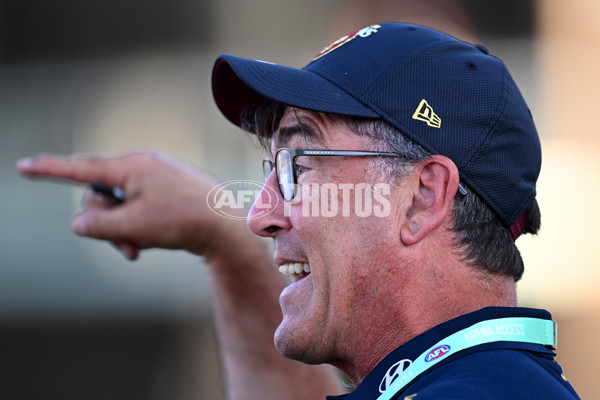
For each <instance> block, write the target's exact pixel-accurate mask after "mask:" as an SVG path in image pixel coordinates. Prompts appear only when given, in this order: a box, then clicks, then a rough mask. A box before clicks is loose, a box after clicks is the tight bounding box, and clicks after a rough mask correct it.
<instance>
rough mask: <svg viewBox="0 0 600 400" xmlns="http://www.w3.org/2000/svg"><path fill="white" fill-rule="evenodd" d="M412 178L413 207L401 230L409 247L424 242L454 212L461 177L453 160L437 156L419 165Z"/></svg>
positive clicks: (409, 210) (410, 187) (403, 238)
mask: <svg viewBox="0 0 600 400" xmlns="http://www.w3.org/2000/svg"><path fill="white" fill-rule="evenodd" d="M412 178H413V179H412V180H411V182H412V184H411V185H408V187H407V190H412V204H411V205H410V207H409V208H408V209H407V212H406V218H405V221H404V223H403V224H402V227H401V229H400V237H401V240H402V242H403V243H404V244H405V245H407V246H409V245H412V244H415V243H418V242H419V241H421V240H422V239H423V238H424V237H425V236H427V235H428V234H429V233H430V232H432V231H434V230H435V229H436V228H438V227H439V226H440V225H441V224H442V223H443V222H444V220H445V219H446V217H447V216H448V215H449V213H451V212H452V203H453V201H454V196H455V195H456V191H457V190H458V181H459V174H458V168H457V167H456V165H455V164H454V162H452V160H450V159H449V158H448V157H445V156H442V155H438V154H436V155H433V156H431V157H428V158H427V159H426V160H424V161H422V162H421V163H419V164H417V166H416V168H415V169H414V171H413V174H412Z"/></svg>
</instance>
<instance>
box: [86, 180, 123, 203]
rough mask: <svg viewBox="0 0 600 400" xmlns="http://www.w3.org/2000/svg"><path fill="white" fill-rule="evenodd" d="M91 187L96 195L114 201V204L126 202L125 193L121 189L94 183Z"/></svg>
mask: <svg viewBox="0 0 600 400" xmlns="http://www.w3.org/2000/svg"><path fill="white" fill-rule="evenodd" d="M91 187H92V191H93V192H94V193H96V194H99V195H101V196H102V197H104V198H106V199H107V200H109V201H112V202H113V203H114V204H123V203H124V202H125V193H124V192H123V189H121V188H119V187H110V186H106V185H105V184H103V183H100V182H92V183H91Z"/></svg>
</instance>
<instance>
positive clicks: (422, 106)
mask: <svg viewBox="0 0 600 400" xmlns="http://www.w3.org/2000/svg"><path fill="white" fill-rule="evenodd" d="M412 117H413V119H416V120H417V121H423V122H426V123H427V125H429V126H431V127H433V128H441V127H442V119H441V118H440V117H438V116H437V114H436V113H434V112H433V108H431V106H430V105H429V104H427V101H425V99H423V100H421V103H419V106H418V107H417V109H416V110H415V113H414V114H413V116H412Z"/></svg>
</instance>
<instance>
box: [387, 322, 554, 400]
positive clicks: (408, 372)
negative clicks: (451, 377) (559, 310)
mask: <svg viewBox="0 0 600 400" xmlns="http://www.w3.org/2000/svg"><path fill="white" fill-rule="evenodd" d="M492 342H523V343H535V344H541V345H544V346H550V347H551V348H552V349H555V348H556V323H555V322H554V321H552V320H547V319H539V318H498V319H491V320H488V321H483V322H479V323H477V324H475V325H471V326H470V327H468V328H466V329H463V330H461V331H458V332H456V333H454V334H452V335H450V336H448V337H446V338H445V339H443V340H441V341H439V342H437V343H436V344H434V345H433V346H432V347H430V348H429V349H428V350H427V351H425V352H424V353H423V354H421V355H420V356H419V357H418V358H417V359H416V360H415V361H413V363H412V364H411V365H410V366H409V367H408V368H406V369H405V370H404V371H403V372H402V373H401V374H400V376H398V378H396V380H395V381H394V382H393V383H392V384H391V385H390V387H389V388H387V389H386V391H385V392H383V394H382V395H381V396H379V397H378V398H377V400H389V399H391V398H392V397H393V396H394V395H395V394H396V393H398V392H399V391H400V390H401V389H402V388H403V387H404V386H406V385H407V384H408V383H410V382H411V381H412V380H413V379H415V378H416V377H418V376H419V375H421V374H422V373H424V372H425V371H427V370H428V369H429V368H431V367H433V366H434V365H436V364H437V363H438V362H440V361H443V360H445V359H446V358H448V356H450V355H452V354H456V353H457V352H459V351H462V350H465V349H468V348H470V347H473V346H478V345H480V344H485V343H492Z"/></svg>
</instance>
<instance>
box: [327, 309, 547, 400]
mask: <svg viewBox="0 0 600 400" xmlns="http://www.w3.org/2000/svg"><path fill="white" fill-rule="evenodd" d="M508 317H531V318H541V319H552V316H551V314H550V313H549V312H548V311H545V310H537V309H531V308H517V307H487V308H483V309H481V310H479V311H475V312H472V313H469V314H465V315H462V316H460V317H457V318H454V319H452V320H449V321H446V322H443V323H441V324H440V325H437V326H436V327H434V328H432V329H430V330H428V331H426V332H424V333H422V334H421V335H419V336H417V337H415V338H413V339H411V340H410V341H408V342H407V343H405V344H403V345H402V346H400V347H398V348H397V349H396V350H394V351H393V352H391V353H390V354H389V355H387V356H386V357H385V358H384V359H383V360H381V361H380V362H379V364H378V365H377V366H376V367H375V368H374V369H373V370H372V371H371V372H370V373H369V375H367V377H366V378H365V379H364V380H363V382H362V383H361V384H360V385H359V386H358V387H357V388H356V389H355V390H354V391H353V392H351V393H347V394H343V395H339V396H327V400H358V399H363V398H368V399H376V398H377V397H379V395H380V394H381V393H382V391H384V390H385V389H386V388H387V387H388V386H389V385H390V384H391V383H392V382H393V380H394V379H395V378H396V377H397V376H398V375H399V374H400V373H401V372H402V371H403V370H404V368H406V367H408V366H409V365H410V364H411V363H412V361H413V360H415V359H416V358H417V357H418V356H420V355H421V354H422V353H423V352H425V351H426V350H427V349H428V348H429V347H431V346H432V345H434V344H435V343H437V342H439V341H440V340H442V339H444V338H445V337H447V336H450V335H452V334H453V333H455V332H458V331H460V330H461V329H465V328H468V327H469V326H471V325H473V324H476V323H478V322H481V321H485V320H489V319H495V318H508Z"/></svg>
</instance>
